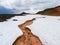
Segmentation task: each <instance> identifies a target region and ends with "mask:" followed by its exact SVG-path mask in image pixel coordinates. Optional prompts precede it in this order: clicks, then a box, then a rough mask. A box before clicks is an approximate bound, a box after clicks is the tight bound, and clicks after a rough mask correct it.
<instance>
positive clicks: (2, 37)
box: [0, 15, 60, 45]
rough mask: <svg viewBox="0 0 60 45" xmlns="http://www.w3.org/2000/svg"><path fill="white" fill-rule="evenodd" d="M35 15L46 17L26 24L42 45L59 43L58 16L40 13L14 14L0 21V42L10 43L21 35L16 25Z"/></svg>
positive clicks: (59, 23) (5, 44)
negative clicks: (6, 19) (28, 24)
mask: <svg viewBox="0 0 60 45" xmlns="http://www.w3.org/2000/svg"><path fill="white" fill-rule="evenodd" d="M35 17H46V18H37V19H36V20H35V21H34V23H33V24H32V25H30V26H28V27H29V28H30V29H31V31H32V32H33V33H34V34H35V35H37V36H38V37H39V38H40V39H41V41H42V43H43V44H44V45H60V20H59V19H60V17H54V16H42V15H26V16H15V17H12V18H11V19H9V20H8V21H5V22H0V44H1V45H12V43H13V42H14V41H15V39H16V38H17V37H18V36H20V35H22V32H21V30H20V29H19V28H18V25H19V24H22V23H23V22H25V21H26V20H29V19H32V18H35ZM13 19H17V20H18V21H13Z"/></svg>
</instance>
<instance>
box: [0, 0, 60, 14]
mask: <svg viewBox="0 0 60 45" xmlns="http://www.w3.org/2000/svg"><path fill="white" fill-rule="evenodd" d="M59 5H60V0H0V14H1V13H6V12H7V13H20V12H23V11H26V12H36V10H40V11H41V10H44V9H46V8H51V7H55V6H59ZM4 11H5V12H4Z"/></svg>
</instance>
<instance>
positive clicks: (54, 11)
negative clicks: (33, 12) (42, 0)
mask: <svg viewBox="0 0 60 45" xmlns="http://www.w3.org/2000/svg"><path fill="white" fill-rule="evenodd" d="M37 14H42V15H48V16H49V15H50V16H60V6H57V7H54V8H49V9H45V10H44V11H39V12H37Z"/></svg>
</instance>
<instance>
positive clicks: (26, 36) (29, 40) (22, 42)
mask: <svg viewBox="0 0 60 45" xmlns="http://www.w3.org/2000/svg"><path fill="white" fill-rule="evenodd" d="M32 21H33V20H28V21H26V22H25V23H23V24H21V25H18V27H19V28H20V29H21V30H22V32H23V35H21V36H19V37H18V38H17V39H16V40H15V41H14V43H13V44H12V45H43V44H42V42H41V40H40V39H39V37H38V36H36V35H34V34H33V33H32V32H31V30H30V29H29V28H27V27H26V26H27V25H30V24H32Z"/></svg>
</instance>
